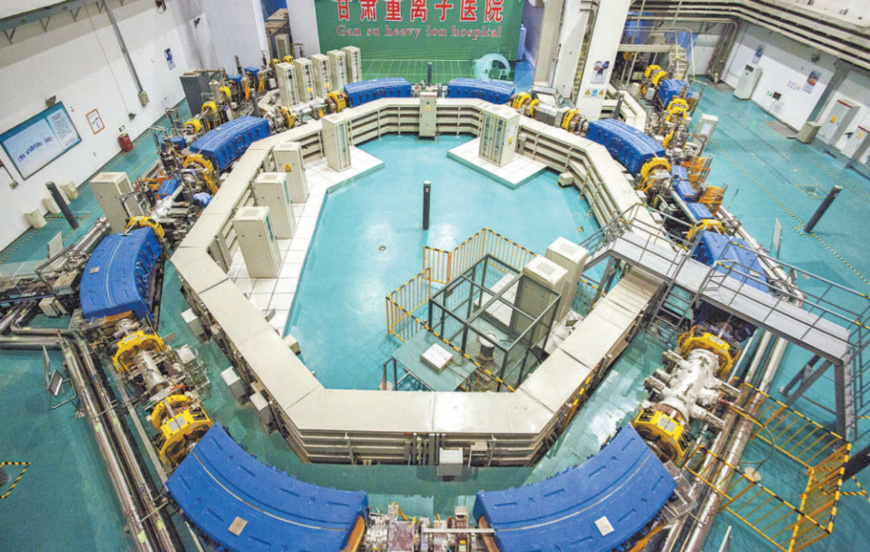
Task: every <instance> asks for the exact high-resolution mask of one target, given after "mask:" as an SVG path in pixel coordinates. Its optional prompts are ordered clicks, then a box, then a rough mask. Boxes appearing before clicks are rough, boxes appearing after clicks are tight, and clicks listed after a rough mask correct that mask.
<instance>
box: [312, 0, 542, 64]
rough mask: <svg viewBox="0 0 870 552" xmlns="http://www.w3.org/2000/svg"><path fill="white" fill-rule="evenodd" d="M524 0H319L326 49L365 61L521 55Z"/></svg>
mask: <svg viewBox="0 0 870 552" xmlns="http://www.w3.org/2000/svg"><path fill="white" fill-rule="evenodd" d="M524 2H525V0H314V6H315V8H316V10H317V30H318V33H319V35H320V49H321V51H322V52H327V51H329V50H335V49H339V48H342V47H344V46H356V47H358V48H359V49H360V52H361V54H362V58H363V60H364V61H365V60H373V59H402V60H411V59H413V60H446V59H450V60H473V59H478V58H481V57H483V56H484V55H486V54H499V55H502V56H504V57H505V58H507V59H508V60H515V59H516V57H517V46H518V45H519V40H520V25H521V24H522V20H523V4H524Z"/></svg>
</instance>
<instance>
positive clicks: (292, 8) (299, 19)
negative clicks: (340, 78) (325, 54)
mask: <svg viewBox="0 0 870 552" xmlns="http://www.w3.org/2000/svg"><path fill="white" fill-rule="evenodd" d="M287 13H288V15H289V17H290V33H291V34H292V35H293V42H301V43H302V47H303V48H304V49H305V55H306V56H310V55H311V54H319V53H321V52H320V35H319V34H318V33H317V13H316V12H315V10H314V0H289V1H288V2H287Z"/></svg>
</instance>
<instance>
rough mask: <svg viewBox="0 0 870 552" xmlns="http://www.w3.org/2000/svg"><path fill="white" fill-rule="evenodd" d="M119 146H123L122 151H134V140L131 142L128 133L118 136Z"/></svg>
mask: <svg viewBox="0 0 870 552" xmlns="http://www.w3.org/2000/svg"><path fill="white" fill-rule="evenodd" d="M118 144H120V146H121V151H133V140H130V135H129V134H127V133H126V132H123V133H121V135H120V136H118Z"/></svg>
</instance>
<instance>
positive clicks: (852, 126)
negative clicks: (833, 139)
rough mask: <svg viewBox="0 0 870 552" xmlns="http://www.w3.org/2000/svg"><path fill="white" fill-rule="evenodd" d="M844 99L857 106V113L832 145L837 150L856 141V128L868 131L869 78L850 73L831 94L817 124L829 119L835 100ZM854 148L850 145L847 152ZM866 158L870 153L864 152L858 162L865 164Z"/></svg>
mask: <svg viewBox="0 0 870 552" xmlns="http://www.w3.org/2000/svg"><path fill="white" fill-rule="evenodd" d="M844 99H845V100H850V101H851V102H852V103H855V104H858V113H857V114H856V115H855V117H854V118H853V119H852V122H851V123H849V126H847V127H846V129H845V131H844V132H843V135H842V136H841V137H840V139H839V140H837V143H836V144H834V147H835V148H836V149H838V150H843V149H844V148H846V146H847V143H848V142H849V141H850V140H858V137H857V136H855V134H857V131H858V126H861V127H863V128H865V129H868V130H870V77H867V75H865V74H863V73H859V72H857V71H852V72H850V73H849V74H848V75H847V76H846V79H845V80H844V81H843V82H842V83H840V86H839V87H838V88H837V90H835V91H834V92H833V93H832V94H831V97H830V98H829V100H828V103H827V104H825V107H824V108H823V109H822V114H821V116H820V117H819V122H823V121H826V120H827V119H828V118H829V117H830V113H831V110H832V109H833V107H834V104H835V103H837V100H844ZM855 146H856V145H855V144H852V148H848V149H847V151H854V148H855ZM868 157H870V151H867V152H865V153H864V155H863V156H862V159H860V161H861V162H862V163H867V161H868Z"/></svg>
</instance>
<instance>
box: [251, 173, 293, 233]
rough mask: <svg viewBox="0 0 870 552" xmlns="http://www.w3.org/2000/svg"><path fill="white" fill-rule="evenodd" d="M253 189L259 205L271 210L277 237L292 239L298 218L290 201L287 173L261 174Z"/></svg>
mask: <svg viewBox="0 0 870 552" xmlns="http://www.w3.org/2000/svg"><path fill="white" fill-rule="evenodd" d="M252 188H253V190H254V200H255V201H256V202H257V205H259V206H261V207H268V208H269V214H270V215H271V217H272V229H273V230H274V231H275V237H276V238H282V239H289V238H292V237H293V235H294V234H295V233H296V217H295V216H294V215H293V205H292V203H291V201H290V185H289V184H288V183H287V173H283V172H269V173H265V172H264V173H260V174H259V175H257V178H256V180H254V183H253V185H252Z"/></svg>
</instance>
